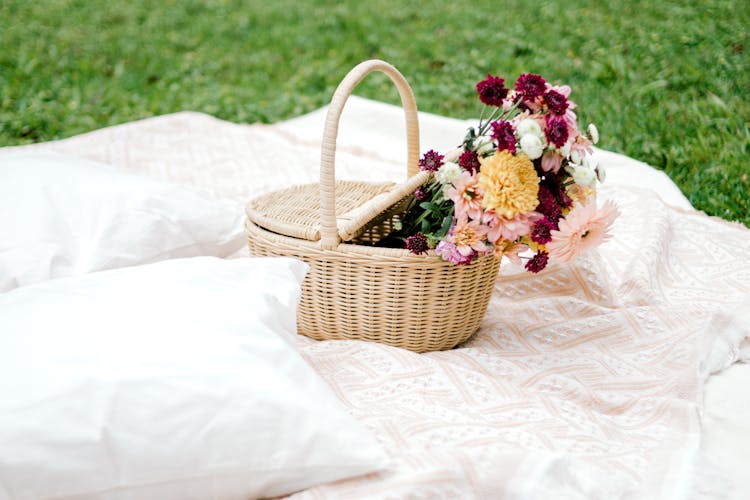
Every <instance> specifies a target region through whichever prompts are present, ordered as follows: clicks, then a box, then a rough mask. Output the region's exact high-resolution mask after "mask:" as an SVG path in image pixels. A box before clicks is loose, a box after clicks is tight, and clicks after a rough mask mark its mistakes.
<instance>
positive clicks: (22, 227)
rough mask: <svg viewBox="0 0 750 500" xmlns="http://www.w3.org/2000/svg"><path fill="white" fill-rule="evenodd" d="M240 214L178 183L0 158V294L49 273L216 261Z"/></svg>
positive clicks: (66, 161)
mask: <svg viewBox="0 0 750 500" xmlns="http://www.w3.org/2000/svg"><path fill="white" fill-rule="evenodd" d="M242 214H243V212H242V210H241V209H238V207H236V206H235V205H234V204H233V203H230V202H223V201H214V200H210V199H208V198H206V197H203V196H201V195H199V194H198V193H195V192H192V191H189V190H187V189H184V188H181V187H179V186H176V185H172V184H168V183H164V182H159V181H156V180H153V179H148V178H145V177H141V176H137V175H134V174H131V173H128V172H124V171H122V170H118V169H116V168H114V167H112V166H109V165H103V164H100V163H96V162H92V161H88V160H83V159H80V158H76V157H72V156H65V155H61V154H57V153H52V152H44V151H42V152H33V153H12V154H8V155H2V156H0V292H3V291H6V290H10V289H12V288H15V287H17V286H22V285H28V284H32V283H37V282H40V281H44V280H48V279H51V278H60V277H65V276H77V275H81V274H86V273H89V272H92V271H100V270H104V269H114V268H117V267H125V266H131V265H136V264H145V263H149V262H156V261H158V260H162V259H167V258H179V257H194V256H198V255H214V256H217V257H224V256H227V255H229V254H231V253H233V252H236V251H237V250H238V249H240V248H241V247H242V246H243V244H244V233H243V227H242Z"/></svg>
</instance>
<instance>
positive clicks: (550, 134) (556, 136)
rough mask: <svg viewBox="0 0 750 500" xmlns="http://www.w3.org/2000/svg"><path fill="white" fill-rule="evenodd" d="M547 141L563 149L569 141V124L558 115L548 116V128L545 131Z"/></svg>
mask: <svg viewBox="0 0 750 500" xmlns="http://www.w3.org/2000/svg"><path fill="white" fill-rule="evenodd" d="M544 134H545V135H546V136H547V140H548V141H549V142H551V143H552V144H554V145H555V146H557V147H558V148H561V147H563V146H564V145H565V143H566V142H567V140H568V124H567V123H565V119H564V118H563V117H562V116H558V115H547V127H546V128H545V130H544Z"/></svg>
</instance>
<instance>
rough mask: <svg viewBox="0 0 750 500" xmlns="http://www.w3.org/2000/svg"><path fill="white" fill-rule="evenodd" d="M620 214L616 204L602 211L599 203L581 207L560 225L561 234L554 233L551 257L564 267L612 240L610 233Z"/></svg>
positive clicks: (567, 216) (604, 207) (606, 205)
mask: <svg viewBox="0 0 750 500" xmlns="http://www.w3.org/2000/svg"><path fill="white" fill-rule="evenodd" d="M619 214H620V212H619V210H618V209H617V206H616V205H615V204H614V203H613V202H612V201H607V202H606V203H605V204H604V206H602V208H601V209H599V210H597V209H596V203H595V202H593V201H592V202H589V203H587V204H585V205H578V206H576V207H575V208H574V209H573V210H571V211H570V213H568V215H566V216H565V218H564V219H560V221H559V230H558V231H551V232H550V234H551V236H552V241H550V242H549V243H547V245H546V246H547V251H548V252H549V255H550V257H552V258H553V259H555V260H558V261H560V262H562V263H564V264H566V263H568V262H570V261H571V260H573V259H574V258H575V257H577V256H578V255H580V254H582V253H583V252H585V251H587V250H589V249H591V248H594V247H596V246H598V245H600V244H601V243H603V242H604V241H606V240H607V239H609V236H610V235H609V233H608V231H609V229H610V227H611V226H612V223H613V222H614V220H615V218H616V217H617V216H618V215H619Z"/></svg>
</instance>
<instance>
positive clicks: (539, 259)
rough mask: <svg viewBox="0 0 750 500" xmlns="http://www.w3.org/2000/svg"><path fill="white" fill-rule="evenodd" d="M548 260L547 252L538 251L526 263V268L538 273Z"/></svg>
mask: <svg viewBox="0 0 750 500" xmlns="http://www.w3.org/2000/svg"><path fill="white" fill-rule="evenodd" d="M548 261H549V254H548V253H547V252H539V253H537V254H536V255H534V256H533V257H532V258H531V259H529V261H528V262H527V263H526V266H525V267H526V270H527V271H530V272H532V273H538V272H539V271H541V270H542V269H544V268H545V267H547V262H548Z"/></svg>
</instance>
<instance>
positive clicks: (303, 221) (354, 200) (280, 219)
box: [246, 172, 428, 241]
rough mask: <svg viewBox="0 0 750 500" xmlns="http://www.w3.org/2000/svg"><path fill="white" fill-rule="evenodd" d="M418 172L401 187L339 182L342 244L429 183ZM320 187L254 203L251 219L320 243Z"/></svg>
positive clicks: (305, 186) (306, 186)
mask: <svg viewBox="0 0 750 500" xmlns="http://www.w3.org/2000/svg"><path fill="white" fill-rule="evenodd" d="M427 178H428V174H427V172H419V173H418V174H417V175H414V176H412V177H411V178H409V179H408V180H407V181H406V182H404V183H402V184H395V183H393V182H383V183H372V182H355V181H336V183H335V186H336V188H335V189H336V197H335V200H336V204H335V207H336V227H337V230H338V235H339V238H341V241H351V240H352V239H353V238H356V237H357V236H359V235H360V234H362V232H364V231H365V230H366V229H367V227H368V225H369V224H371V223H373V222H375V221H377V219H378V217H379V216H381V215H383V214H385V213H388V211H389V209H390V208H391V207H393V206H395V205H396V204H397V203H398V202H399V201H401V200H403V199H404V198H405V197H407V196H410V195H411V194H412V193H414V190H415V189H417V187H419V186H421V185H422V184H424V183H425V182H426V180H427ZM320 208H321V207H320V184H318V183H315V184H303V185H299V186H294V187H290V188H286V189H282V190H279V191H273V192H271V193H267V194H264V195H261V196H259V197H257V198H254V199H253V200H251V201H250V202H249V203H248V204H247V206H246V212H247V216H248V218H249V219H250V220H251V221H252V222H253V223H254V224H256V225H258V226H260V227H262V228H264V229H267V230H268V231H273V232H274V233H278V234H283V235H285V236H290V237H293V238H299V239H303V240H308V241H318V240H320Z"/></svg>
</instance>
